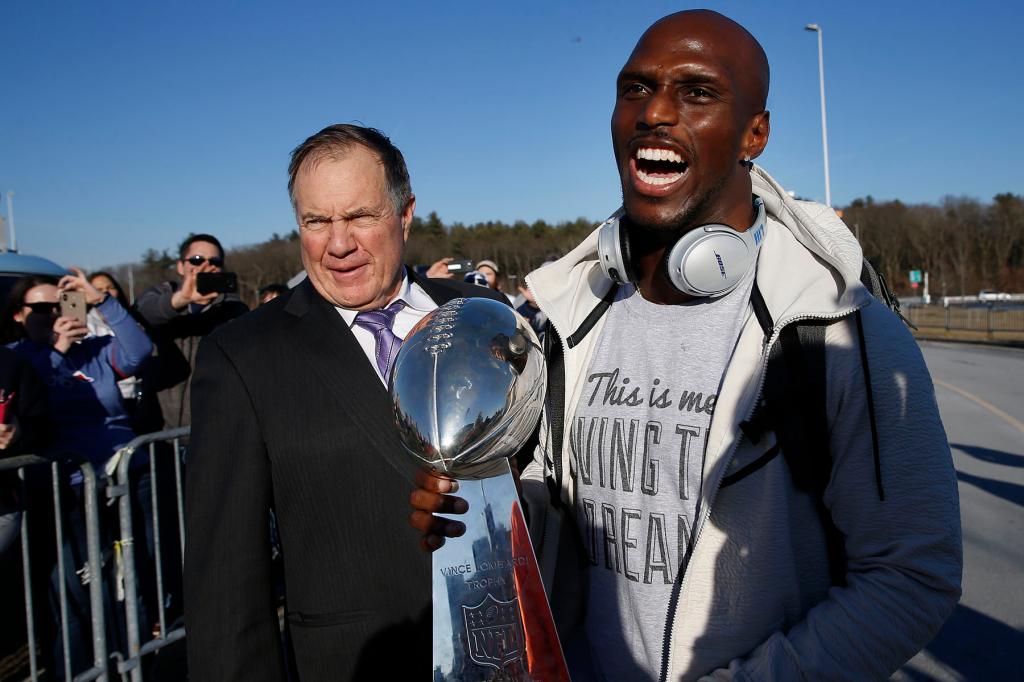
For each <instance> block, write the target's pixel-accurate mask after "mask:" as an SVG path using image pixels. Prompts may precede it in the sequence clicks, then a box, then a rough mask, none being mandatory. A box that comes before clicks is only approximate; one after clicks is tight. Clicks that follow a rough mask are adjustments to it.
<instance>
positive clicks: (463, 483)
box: [432, 459, 569, 682]
mask: <svg viewBox="0 0 1024 682" xmlns="http://www.w3.org/2000/svg"><path fill="white" fill-rule="evenodd" d="M498 464H500V469H499V473H498V475H495V476H489V477H486V478H467V479H461V478H460V479H457V480H458V481H459V493H458V494H459V496H460V497H462V498H464V499H465V500H466V501H467V502H468V503H469V511H468V512H467V513H466V514H463V515H459V516H458V517H452V518H458V519H459V520H461V521H463V522H465V524H466V533H465V535H463V536H462V537H460V538H449V539H448V540H447V541H446V542H445V545H444V546H443V547H442V548H441V549H439V550H437V551H436V552H434V555H433V567H432V575H433V579H432V580H433V598H434V675H433V679H434V681H435V682H441V681H446V682H447V681H454V680H459V681H460V682H478V681H483V680H515V681H516V682H528V681H529V682H540V681H544V682H548V681H551V682H561V681H563V680H564V681H566V682H567V681H568V680H569V673H568V670H567V669H566V666H565V657H564V656H563V654H562V648H561V645H560V643H559V641H558V634H557V633H556V631H555V624H554V619H553V618H552V616H551V608H550V606H549V605H548V600H547V595H546V594H545V592H544V586H543V583H542V582H541V578H540V570H539V568H538V566H537V559H536V557H535V556H534V553H533V545H532V544H531V543H530V537H529V534H528V533H527V529H526V520H525V518H524V517H523V513H522V509H521V507H520V503H519V496H518V494H517V492H516V487H515V481H514V479H513V478H512V473H511V469H510V468H509V465H508V460H504V459H503V460H501V461H500V462H499V463H498Z"/></svg>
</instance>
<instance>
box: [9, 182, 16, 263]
mask: <svg viewBox="0 0 1024 682" xmlns="http://www.w3.org/2000/svg"><path fill="white" fill-rule="evenodd" d="M7 224H8V225H10V234H11V251H17V250H18V237H17V236H16V233H15V232H14V192H11V191H8V192H7Z"/></svg>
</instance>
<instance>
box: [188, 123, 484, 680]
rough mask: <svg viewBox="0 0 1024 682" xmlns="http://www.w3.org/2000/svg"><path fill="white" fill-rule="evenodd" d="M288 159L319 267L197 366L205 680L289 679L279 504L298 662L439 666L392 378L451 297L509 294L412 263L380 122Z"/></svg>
mask: <svg viewBox="0 0 1024 682" xmlns="http://www.w3.org/2000/svg"><path fill="white" fill-rule="evenodd" d="M289 173H290V180H289V190H290V192H291V196H292V203H293V205H294V207H295V216H296V220H297V222H298V226H299V232H300V238H301V243H302V261H303V264H304V265H305V268H306V272H307V273H308V279H307V280H306V281H304V282H303V283H302V284H300V285H299V286H298V287H296V288H295V289H294V290H292V291H290V292H289V293H287V294H285V295H284V296H281V297H279V298H278V299H276V300H274V301H273V302H271V303H269V304H267V305H265V306H263V307H261V308H260V309H258V310H256V311H254V312H253V313H251V314H249V315H247V316H245V317H243V318H241V319H239V320H237V321H235V322H233V323H231V324H230V325H227V326H225V327H224V328H222V329H220V330H218V331H217V332H216V333H215V334H213V335H212V336H210V337H208V338H207V339H206V340H205V341H204V342H203V345H202V347H201V349H200V351H199V361H198V367H197V369H196V373H195V377H194V379H193V411H192V414H193V432H192V453H191V455H190V457H189V469H188V489H187V490H188V500H187V502H188V504H187V507H188V508H187V517H188V519H187V523H188V545H187V547H186V557H185V590H186V591H185V600H186V605H185V612H186V613H185V615H186V625H187V632H188V654H189V668H190V678H191V679H192V680H193V682H196V681H203V680H217V681H218V682H221V681H224V680H245V681H246V682H250V681H253V680H282V679H284V676H285V673H284V668H283V665H282V663H281V661H282V660H283V659H284V656H283V652H282V646H281V638H280V637H279V626H278V616H277V610H276V604H275V600H274V596H273V586H272V579H271V564H270V540H269V534H268V530H267V510H268V509H271V508H273V509H274V510H275V512H276V517H277V523H278V528H279V532H280V538H281V545H282V552H283V555H284V575H285V586H286V593H287V615H286V618H287V621H288V624H289V631H290V634H291V637H290V640H291V643H292V647H293V651H294V656H295V664H296V668H297V672H298V675H299V678H300V679H301V680H303V682H309V681H310V680H324V681H330V682H336V681H337V680H346V679H371V678H381V677H385V676H386V677H389V678H397V679H406V678H407V677H409V676H414V677H424V676H426V675H428V674H429V672H428V671H429V670H430V665H431V651H430V631H431V627H430V560H429V557H427V556H426V555H424V554H423V553H421V552H420V551H419V550H418V549H417V547H416V542H415V541H414V537H413V531H412V530H411V529H410V528H409V527H408V522H407V520H406V518H407V507H406V500H407V498H408V495H409V479H408V478H406V476H408V475H409V474H410V473H411V472H409V471H401V469H402V466H401V464H397V465H396V462H397V461H398V460H400V458H401V455H400V453H401V452H402V451H403V450H402V445H401V444H400V441H399V438H398V434H397V430H396V428H395V426H394V424H393V422H392V418H391V403H390V401H389V399H388V395H387V390H386V381H387V376H388V373H389V372H390V368H391V363H392V362H393V360H394V357H395V355H396V354H397V352H398V346H399V345H400V343H401V339H402V338H404V337H405V336H406V335H407V334H408V332H409V330H410V329H411V328H412V327H413V325H415V324H416V323H417V322H418V321H419V320H420V319H421V318H422V317H423V316H424V315H426V314H427V313H429V312H430V311H431V310H433V309H434V308H436V307H437V306H438V305H439V304H442V303H444V302H446V301H448V300H450V299H452V298H456V297H459V296H487V297H490V298H495V299H496V300H497V299H498V298H499V297H500V296H501V295H500V294H497V293H495V292H490V291H489V290H487V289H483V288H481V287H475V286H473V285H469V284H464V283H461V282H453V281H450V280H429V279H420V278H417V277H416V276H415V274H413V273H412V272H411V271H410V270H408V269H406V268H405V267H404V266H403V264H402V255H403V251H404V246H405V242H406V239H407V238H408V236H409V227H410V225H411V223H412V218H413V211H414V208H415V205H416V201H415V198H414V197H413V195H412V192H411V189H410V186H409V176H408V172H407V170H406V166H405V162H404V160H403V159H402V155H401V153H400V152H399V151H398V149H396V148H395V147H394V146H393V145H392V144H391V143H390V141H389V140H388V139H387V138H386V137H384V136H383V135H382V134H380V133H379V132H378V131H375V130H372V129H367V128H361V127H358V126H352V125H335V126H330V127H328V128H326V129H324V130H322V131H320V132H319V133H317V134H316V135H313V136H312V137H310V138H309V139H308V140H306V141H305V142H304V143H302V144H301V145H300V146H299V147H298V148H296V150H295V151H294V152H293V154H292V162H291V165H290V167H289Z"/></svg>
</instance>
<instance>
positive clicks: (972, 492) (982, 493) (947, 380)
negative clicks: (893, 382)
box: [894, 342, 1024, 680]
mask: <svg viewBox="0 0 1024 682" xmlns="http://www.w3.org/2000/svg"><path fill="white" fill-rule="evenodd" d="M921 350H922V351H923V352H924V357H925V360H926V361H927V363H928V368H929V369H930V370H931V373H932V378H933V380H934V381H935V394H936V398H937V399H938V403H939V410H940V411H941V412H942V419H943V422H944V423H945V425H946V435H947V436H948V438H949V443H950V446H951V447H952V450H953V463H954V465H955V466H956V471H957V478H959V479H960V516H961V519H962V522H963V536H964V580H963V588H964V592H963V598H962V599H961V600H960V605H959V606H958V607H957V609H956V611H955V612H954V613H953V616H952V617H951V618H950V620H949V621H948V622H947V623H946V625H945V627H944V628H943V629H942V631H941V632H940V633H939V635H938V636H937V637H936V638H935V640H934V641H933V642H932V643H931V644H930V645H929V646H928V647H927V648H926V649H925V651H923V652H922V653H921V654H920V655H918V656H917V657H916V658H914V660H912V661H911V662H910V663H909V664H908V665H907V666H905V667H904V668H903V669H902V670H901V671H900V672H899V673H897V675H896V676H895V677H894V679H898V680H1024V350H1018V349H1005V348H994V347H983V346H970V345H963V344H946V343H935V342H922V344H921Z"/></svg>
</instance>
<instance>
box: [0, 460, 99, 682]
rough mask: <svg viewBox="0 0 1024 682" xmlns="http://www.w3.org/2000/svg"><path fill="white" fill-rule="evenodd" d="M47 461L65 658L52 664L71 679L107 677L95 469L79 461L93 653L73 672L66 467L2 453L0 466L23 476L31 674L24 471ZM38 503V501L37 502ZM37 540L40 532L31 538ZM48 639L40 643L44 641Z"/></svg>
mask: <svg viewBox="0 0 1024 682" xmlns="http://www.w3.org/2000/svg"><path fill="white" fill-rule="evenodd" d="M43 466H49V468H50V479H51V484H52V491H53V511H54V538H55V540H56V548H57V571H58V575H59V576H60V577H59V580H57V583H58V585H59V588H58V596H59V608H60V637H61V642H62V644H63V647H62V648H63V660H62V661H59V662H58V661H55V662H54V664H55V665H62V666H63V672H64V679H66V680H73V681H74V682H87V681H88V680H100V681H101V682H106V681H107V679H108V675H107V639H106V624H105V622H104V608H103V585H102V577H101V576H102V575H103V572H102V556H101V552H100V523H99V507H98V501H97V488H98V486H97V478H96V472H95V470H94V469H93V467H92V465H91V464H89V463H88V462H85V463H82V464H78V465H77V466H78V468H79V469H80V470H81V472H82V480H83V485H84V487H83V501H84V505H85V531H86V566H85V570H86V571H88V576H89V581H88V583H89V611H90V619H91V625H92V653H93V666H92V667H91V668H89V669H88V670H84V671H82V672H80V673H78V674H77V675H75V676H74V677H72V667H71V648H70V644H71V641H70V633H69V631H68V595H67V585H66V583H65V576H66V568H67V567H66V565H65V557H64V531H65V529H64V504H63V501H62V499H61V476H62V475H63V476H67V475H68V472H69V468H67V467H63V468H62V467H61V465H60V463H59V462H56V461H53V460H49V459H43V458H41V457H36V456H34V455H22V456H18V457H9V458H5V459H0V472H2V471H17V472H18V478H19V479H20V482H21V491H22V506H23V507H24V508H23V509H22V510H21V512H22V514H21V530H20V534H21V569H22V574H23V577H22V580H23V586H24V592H25V597H24V598H25V626H26V635H27V639H28V642H27V644H28V654H29V670H30V674H31V679H32V680H38V679H39V675H40V667H39V660H38V655H37V648H38V645H39V643H38V642H37V638H36V622H35V613H34V609H35V604H34V599H33V589H32V558H31V554H30V547H31V544H30V543H31V542H32V540H33V538H30V536H29V523H30V514H31V513H32V505H31V504H30V503H31V502H32V501H31V500H29V499H28V485H27V482H26V477H25V470H26V469H29V468H32V467H43ZM36 509H38V507H36ZM34 539H35V540H38V539H39V538H38V537H37V538H34ZM48 644H49V643H43V646H47V645H48Z"/></svg>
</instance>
